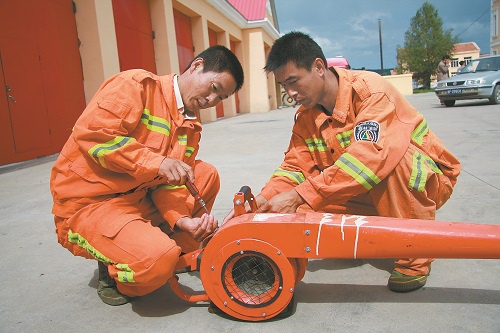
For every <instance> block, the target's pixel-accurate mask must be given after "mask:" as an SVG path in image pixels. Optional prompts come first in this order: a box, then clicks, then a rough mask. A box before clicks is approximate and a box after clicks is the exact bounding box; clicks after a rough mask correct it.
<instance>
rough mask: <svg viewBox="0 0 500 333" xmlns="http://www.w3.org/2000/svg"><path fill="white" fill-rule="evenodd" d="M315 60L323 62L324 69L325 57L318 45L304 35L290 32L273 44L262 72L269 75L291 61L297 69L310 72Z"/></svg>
mask: <svg viewBox="0 0 500 333" xmlns="http://www.w3.org/2000/svg"><path fill="white" fill-rule="evenodd" d="M316 58H320V59H321V60H323V63H324V64H325V67H326V66H327V65H326V58H325V55H324V54H323V50H321V47H320V46H319V45H318V43H316V42H315V41H314V40H313V39H312V38H311V37H310V36H309V35H307V34H305V33H302V32H298V31H292V32H289V33H287V34H285V35H283V36H281V37H280V38H278V39H277V40H276V41H275V42H274V44H273V46H272V47H271V51H270V52H269V56H268V57H267V62H266V66H265V67H264V70H265V71H266V72H268V73H269V72H272V71H275V70H276V69H278V68H280V67H281V66H284V65H286V64H287V63H289V62H290V61H292V62H294V63H295V66H296V67H297V68H305V69H307V70H308V71H310V70H311V68H312V64H313V62H314V60H315V59H316Z"/></svg>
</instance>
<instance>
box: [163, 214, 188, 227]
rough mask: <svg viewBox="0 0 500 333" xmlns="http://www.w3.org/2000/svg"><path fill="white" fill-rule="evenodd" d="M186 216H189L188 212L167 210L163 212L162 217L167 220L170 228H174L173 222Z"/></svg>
mask: <svg viewBox="0 0 500 333" xmlns="http://www.w3.org/2000/svg"><path fill="white" fill-rule="evenodd" d="M187 216H189V212H185V213H184V212H178V211H174V210H169V211H168V212H167V213H165V215H164V216H163V218H164V219H165V221H167V223H168V225H169V226H170V228H171V229H172V230H174V227H175V223H177V221H179V219H180V218H182V217H187Z"/></svg>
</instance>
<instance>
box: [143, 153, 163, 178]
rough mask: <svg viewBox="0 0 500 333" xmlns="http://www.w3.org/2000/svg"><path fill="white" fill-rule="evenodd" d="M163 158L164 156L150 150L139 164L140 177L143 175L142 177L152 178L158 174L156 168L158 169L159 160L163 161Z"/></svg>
mask: <svg viewBox="0 0 500 333" xmlns="http://www.w3.org/2000/svg"><path fill="white" fill-rule="evenodd" d="M164 159H165V156H162V155H158V154H155V153H153V152H150V153H149V154H148V155H147V156H146V158H145V159H144V162H143V163H142V164H141V168H142V172H141V175H142V177H144V179H153V178H155V177H156V176H158V170H160V165H161V162H163V160H164Z"/></svg>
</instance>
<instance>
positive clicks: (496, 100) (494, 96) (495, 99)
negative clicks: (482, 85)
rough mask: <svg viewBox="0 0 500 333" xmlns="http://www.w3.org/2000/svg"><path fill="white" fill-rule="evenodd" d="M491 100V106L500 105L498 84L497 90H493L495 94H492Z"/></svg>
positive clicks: (499, 87)
mask: <svg viewBox="0 0 500 333" xmlns="http://www.w3.org/2000/svg"><path fill="white" fill-rule="evenodd" d="M489 100H490V103H491V104H498V103H500V85H498V84H497V85H496V86H495V88H493V94H491V97H490V98H489Z"/></svg>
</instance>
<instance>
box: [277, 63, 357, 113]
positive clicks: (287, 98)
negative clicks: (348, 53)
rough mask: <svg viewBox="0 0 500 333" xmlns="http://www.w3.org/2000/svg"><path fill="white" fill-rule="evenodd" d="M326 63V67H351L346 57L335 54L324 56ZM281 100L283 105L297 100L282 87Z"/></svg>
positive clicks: (293, 104) (292, 103)
mask: <svg viewBox="0 0 500 333" xmlns="http://www.w3.org/2000/svg"><path fill="white" fill-rule="evenodd" d="M326 65H327V66H328V67H331V66H333V67H339V68H345V69H351V65H350V64H349V61H347V59H346V58H344V57H342V56H337V57H334V58H326ZM281 101H282V102H283V105H285V106H295V105H296V104H297V102H295V100H294V99H293V98H292V97H290V96H289V95H288V94H287V92H286V91H285V90H283V88H281Z"/></svg>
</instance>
